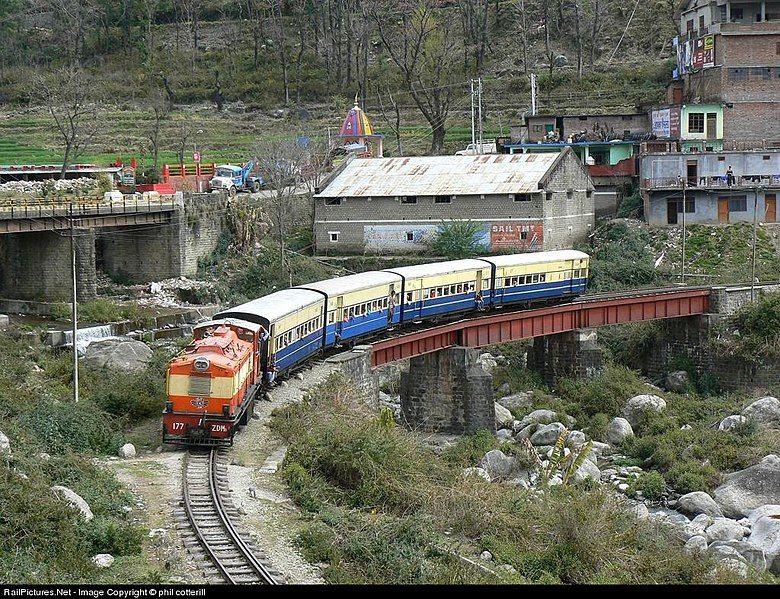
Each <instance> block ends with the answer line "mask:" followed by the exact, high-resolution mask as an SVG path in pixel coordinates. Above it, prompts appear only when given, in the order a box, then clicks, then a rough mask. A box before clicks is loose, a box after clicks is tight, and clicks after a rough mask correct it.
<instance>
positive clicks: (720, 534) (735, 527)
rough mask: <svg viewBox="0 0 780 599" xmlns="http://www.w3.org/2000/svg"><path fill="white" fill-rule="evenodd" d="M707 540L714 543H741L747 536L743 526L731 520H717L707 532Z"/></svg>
mask: <svg viewBox="0 0 780 599" xmlns="http://www.w3.org/2000/svg"><path fill="white" fill-rule="evenodd" d="M705 533H706V535H707V540H708V541H709V542H710V543H712V542H714V541H741V540H742V537H744V536H745V531H744V529H743V528H742V525H741V524H739V523H738V522H735V521H734V520H730V519H729V518H715V521H714V522H713V523H712V524H710V525H709V526H708V527H707V530H706V531H705Z"/></svg>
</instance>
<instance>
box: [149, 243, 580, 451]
mask: <svg viewBox="0 0 780 599" xmlns="http://www.w3.org/2000/svg"><path fill="white" fill-rule="evenodd" d="M588 267H589V256H588V255H587V254H585V253H582V252H578V251H574V250H561V251H553V252H538V253H531V254H512V255H503V256H492V257H488V258H478V259H469V260H452V261H449V262H436V263H432V264H420V265H417V266H406V267H400V268H389V269H386V270H382V271H371V272H364V273H360V274H355V275H349V276H346V277H339V278H335V279H329V280H326V281H318V282H316V283H309V284H307V285H300V286H298V287H293V288H291V289H285V290H282V291H277V292H275V293H272V294H270V295H267V296H265V297H261V298H258V299H255V300H252V301H250V302H247V303H246V304H242V305H240V306H236V307H234V308H228V309H227V310H224V311H223V312H220V313H218V314H217V315H215V317H214V319H213V320H211V321H209V322H205V323H202V324H200V325H198V327H196V329H195V335H194V337H195V338H194V340H193V342H192V343H191V344H190V345H189V346H187V347H186V348H185V349H184V350H183V351H182V352H181V353H180V354H179V355H178V356H176V357H175V358H174V359H173V360H172V362H171V363H170V366H169V368H168V374H167V384H168V401H167V402H166V406H165V412H164V415H163V442H165V443H178V444H186V445H223V444H231V443H232V442H233V435H234V434H235V431H236V428H237V427H238V426H240V425H243V424H246V423H247V421H248V418H249V416H250V415H251V414H252V407H253V404H254V401H255V399H256V397H257V395H258V392H259V391H260V390H261V389H262V388H263V387H264V386H267V385H270V384H271V383H272V382H273V381H274V379H276V378H277V377H278V376H280V375H281V374H284V373H285V372H287V371H289V370H290V369H291V368H293V367H294V366H296V365H298V364H301V363H302V362H304V361H305V360H307V359H309V358H310V357H311V356H313V355H315V354H318V353H320V352H322V351H323V350H324V349H326V348H329V347H332V346H339V345H351V344H353V343H355V342H356V341H357V340H359V339H361V338H365V337H369V336H372V335H376V334H378V333H380V332H381V331H385V330H387V329H391V328H396V327H403V326H404V325H406V324H408V323H411V322H415V323H419V322H423V321H432V322H435V321H437V320H439V319H441V318H446V317H449V316H451V315H458V314H463V313H466V312H470V311H473V310H489V309H497V308H501V307H503V306H506V305H511V306H513V307H523V306H529V307H530V306H533V305H534V304H538V303H540V302H547V303H549V302H554V301H562V300H565V299H570V298H572V297H574V296H576V295H579V294H580V293H582V292H583V291H585V286H586V283H587V278H588Z"/></svg>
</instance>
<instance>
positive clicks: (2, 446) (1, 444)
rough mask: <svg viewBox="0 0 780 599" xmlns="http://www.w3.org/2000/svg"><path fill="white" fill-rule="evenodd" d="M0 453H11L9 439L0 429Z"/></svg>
mask: <svg viewBox="0 0 780 599" xmlns="http://www.w3.org/2000/svg"><path fill="white" fill-rule="evenodd" d="M0 453H11V440H10V439H9V438H8V437H7V436H6V434H5V433H4V432H3V431H0Z"/></svg>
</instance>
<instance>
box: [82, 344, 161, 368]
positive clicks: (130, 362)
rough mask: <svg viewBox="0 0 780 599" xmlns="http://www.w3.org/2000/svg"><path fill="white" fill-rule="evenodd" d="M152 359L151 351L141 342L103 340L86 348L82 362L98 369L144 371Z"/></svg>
mask: <svg viewBox="0 0 780 599" xmlns="http://www.w3.org/2000/svg"><path fill="white" fill-rule="evenodd" d="M151 358H152V350H151V349H150V348H149V346H148V345H146V343H144V342H143V341H133V340H129V341H128V340H124V339H103V340H101V341H93V342H92V343H90V344H89V345H88V346H87V351H86V355H85V356H84V362H86V363H87V364H90V365H92V366H96V367H98V368H110V369H116V370H125V371H128V372H132V371H138V370H144V369H145V368H146V366H147V364H149V361H150V360H151Z"/></svg>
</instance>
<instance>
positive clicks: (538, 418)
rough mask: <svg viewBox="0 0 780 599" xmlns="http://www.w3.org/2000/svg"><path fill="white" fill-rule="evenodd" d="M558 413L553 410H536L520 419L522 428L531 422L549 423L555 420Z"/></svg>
mask: <svg viewBox="0 0 780 599" xmlns="http://www.w3.org/2000/svg"><path fill="white" fill-rule="evenodd" d="M557 417H558V415H557V414H556V413H555V412H553V411H552V410H534V411H533V412H531V413H530V414H528V415H527V416H525V417H524V418H523V419H522V420H520V424H519V425H518V426H520V428H525V427H526V426H528V425H529V424H548V423H550V422H555V419H556V418H557Z"/></svg>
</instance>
